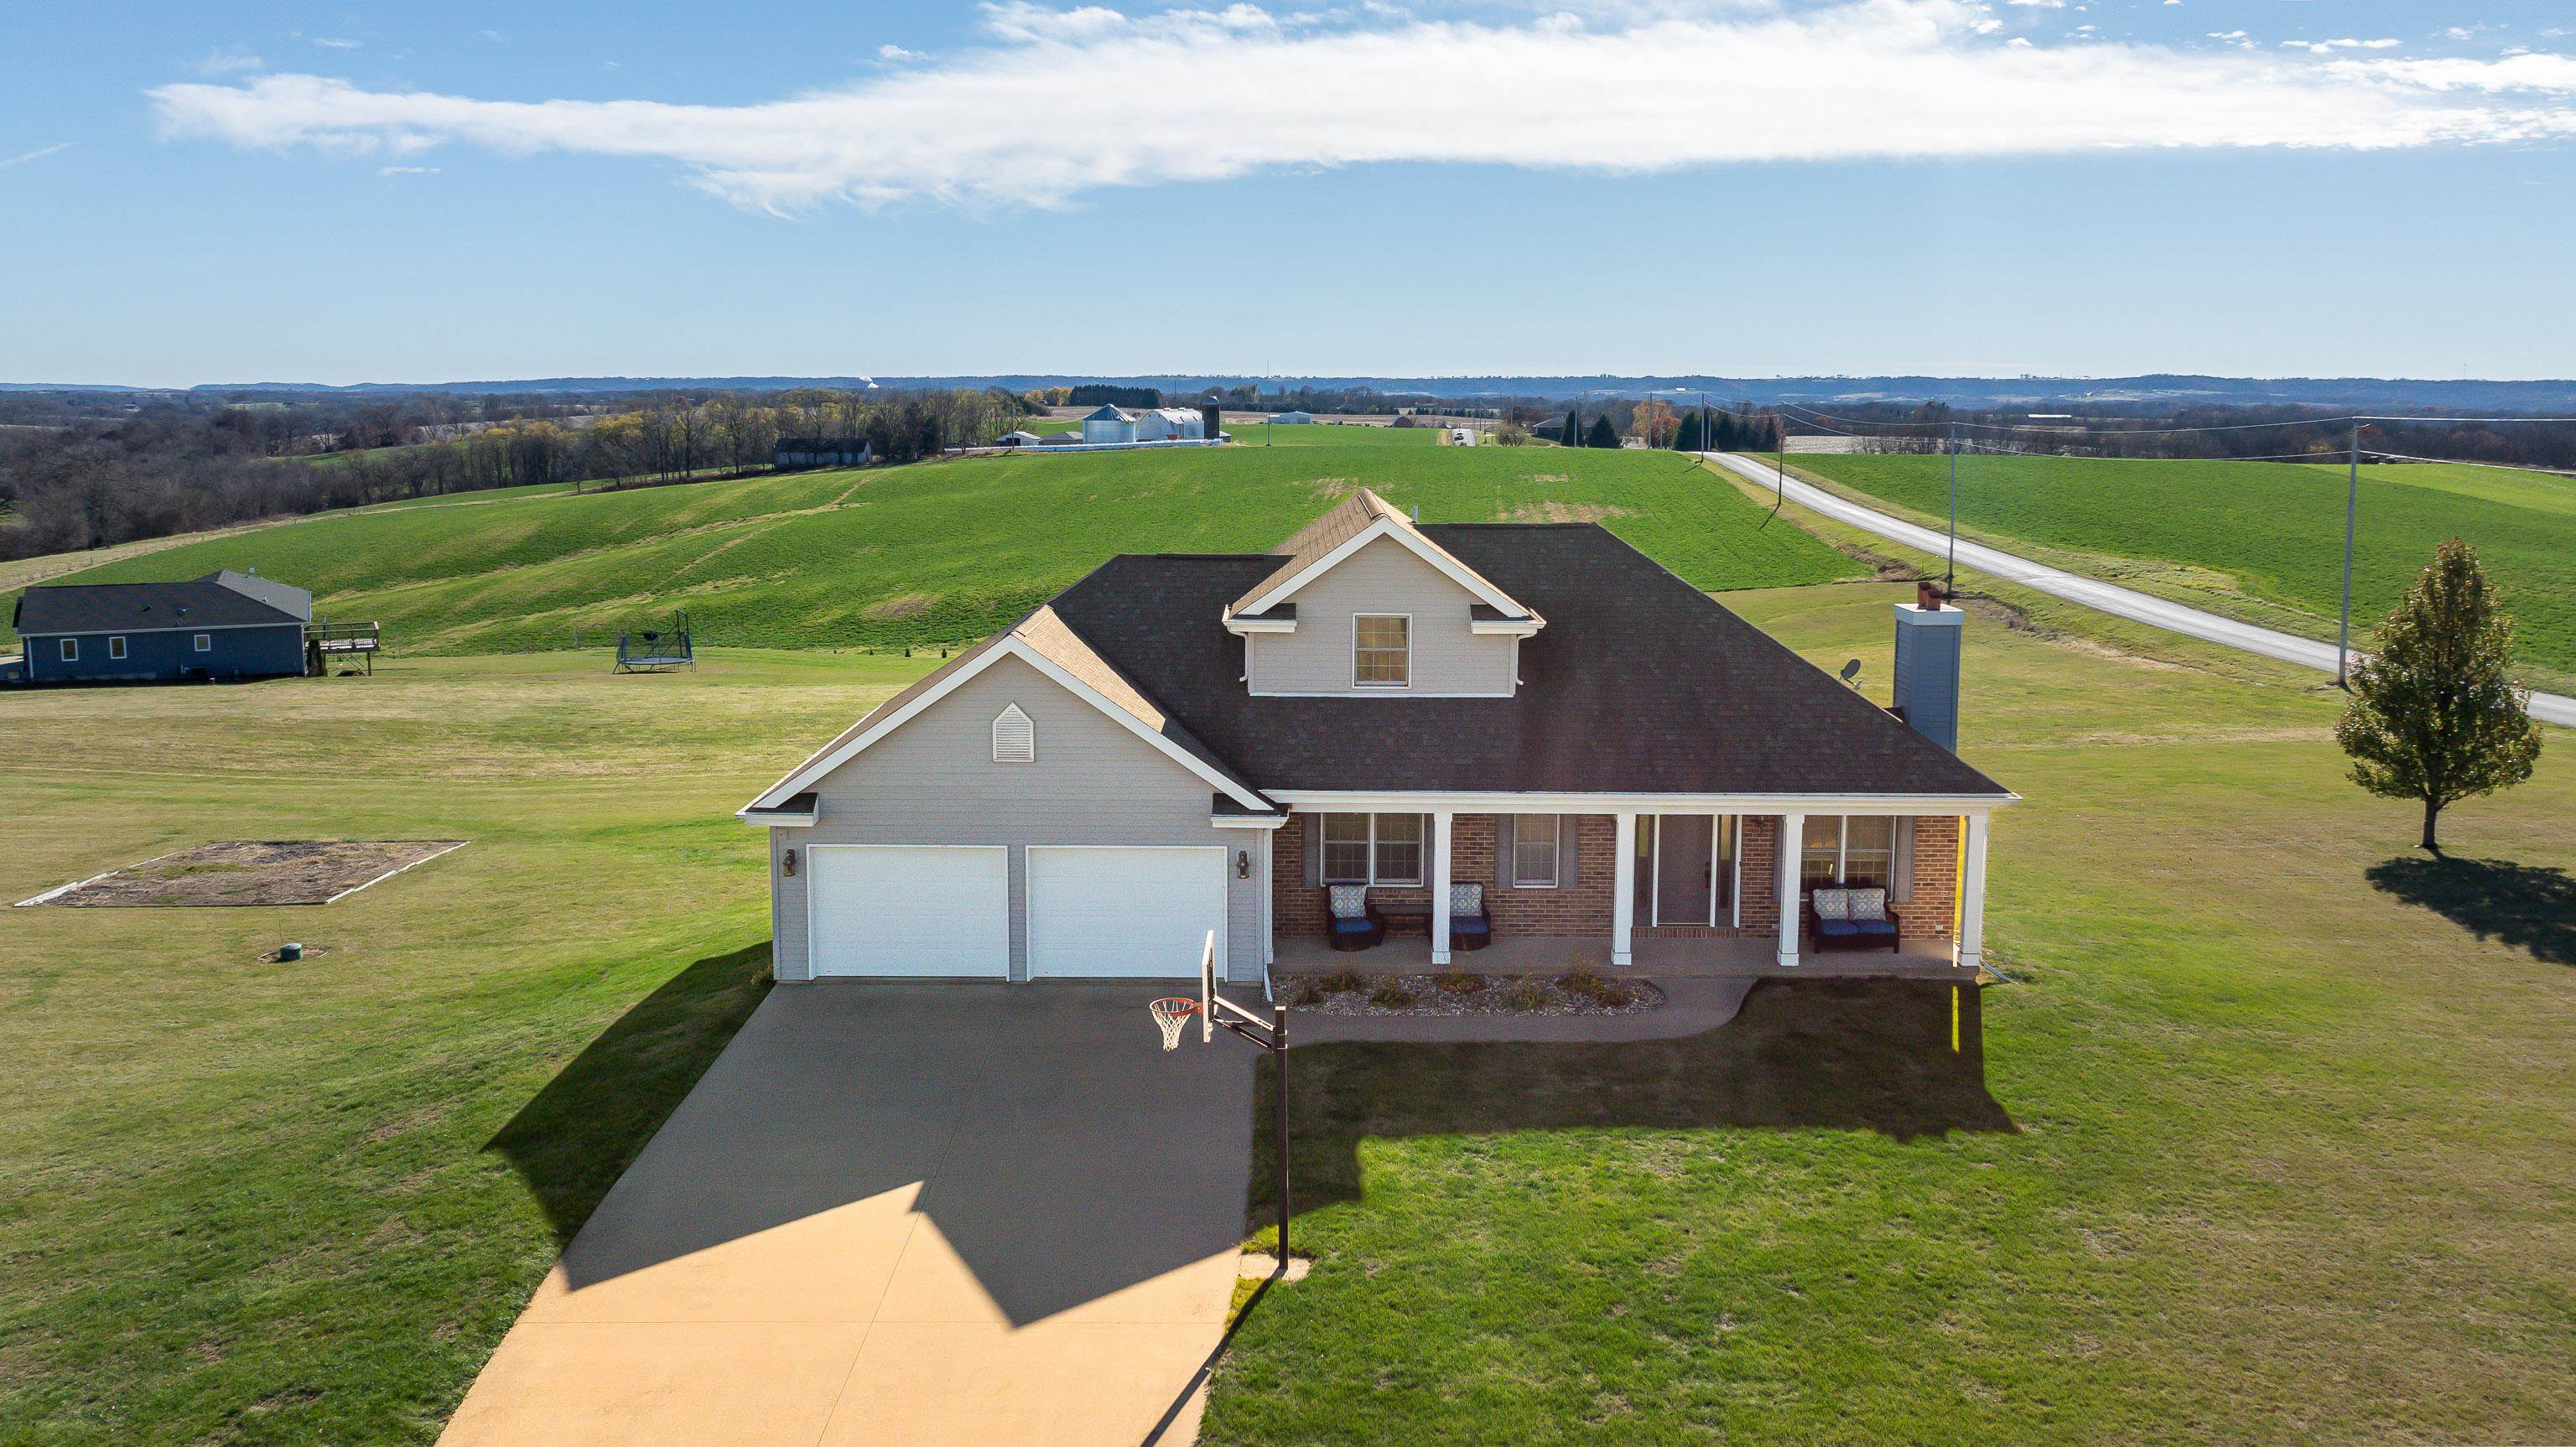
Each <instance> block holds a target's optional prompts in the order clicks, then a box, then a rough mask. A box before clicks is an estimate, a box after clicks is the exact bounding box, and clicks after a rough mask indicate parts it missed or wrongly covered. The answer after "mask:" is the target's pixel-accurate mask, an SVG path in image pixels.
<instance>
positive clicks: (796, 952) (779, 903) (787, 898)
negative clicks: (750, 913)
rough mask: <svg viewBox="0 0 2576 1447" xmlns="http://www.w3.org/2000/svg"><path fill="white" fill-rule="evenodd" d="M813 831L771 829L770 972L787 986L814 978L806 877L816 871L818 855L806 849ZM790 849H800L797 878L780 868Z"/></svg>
mask: <svg viewBox="0 0 2576 1447" xmlns="http://www.w3.org/2000/svg"><path fill="white" fill-rule="evenodd" d="M813 832H814V831H813V830H811V829H772V830H770V831H769V972H770V977H771V978H772V979H775V980H777V981H778V982H779V983H780V984H783V985H801V984H803V983H805V982H806V981H808V980H810V979H812V978H814V971H813V966H812V963H811V962H812V956H811V955H809V954H808V953H807V952H806V948H805V880H806V877H807V876H809V875H811V874H812V873H813V872H814V871H813V860H814V856H813V855H811V854H808V853H806V852H805V849H804V844H805V836H806V835H808V834H811V833H813ZM790 849H793V850H795V851H796V877H795V878H794V879H789V878H788V877H787V876H786V874H785V872H784V871H782V870H781V869H780V867H779V857H780V856H781V855H783V854H785V853H786V852H787V851H788V850H790Z"/></svg>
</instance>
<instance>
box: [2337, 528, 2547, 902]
mask: <svg viewBox="0 0 2576 1447" xmlns="http://www.w3.org/2000/svg"><path fill="white" fill-rule="evenodd" d="M2530 699H2531V695H2530V692H2529V691H2528V690H2527V689H2524V688H2522V687H2521V686H2520V685H2518V684H2516V683H2515V682H2514V681H2513V619H2512V618H2511V616H2509V615H2508V614H2506V613H2505V612H2504V611H2503V610H2502V609H2501V608H2499V607H2498V606H2497V604H2496V590H2495V587H2494V585H2493V584H2491V583H2489V582H2488V581H2487V577H2486V574H2485V573H2483V572H2481V571H2480V570H2479V568H2478V555H2477V554H2476V552H2474V551H2473V550H2471V549H2470V547H2469V545H2468V544H2467V543H2464V542H2462V541H2460V540H2459V539H2457V538H2453V539H2452V540H2451V541H2449V542H2447V543H2444V544H2442V546H2441V547H2440V549H2439V550H2437V551H2436V552H2435V553H2434V555H2433V565H2432V566H2431V567H2429V568H2426V569H2425V570H2424V572H2423V574H2422V576H2420V577H2418V578H2417V579H2416V580H2415V586H2414V587H2412V588H2409V589H2407V590H2406V596H2405V598H2403V599H2402V600H2400V601H2399V602H2398V604H2397V611H2395V612H2393V613H2391V614H2389V615H2388V621H2387V622H2385V623H2383V624H2381V625H2380V628H2379V649H2378V651H2377V652H2376V653H2374V654H2373V655H2372V656H2371V657H2369V658H2368V659H2366V660H2365V661H2364V662H2363V663H2362V664H2361V666H2360V667H2359V668H2356V669H2354V670H2353V674H2352V702H2351V703H2350V704H2349V705H2347V706H2346V707H2345V709H2344V713H2343V718H2342V720H2341V721H2340V722H2338V723H2337V724H2336V725H2335V742H2336V743H2338V744H2341V745H2342V746H2343V751H2344V752H2345V753H2347V754H2350V755H2351V756H2352V761H2353V763H2352V780H2353V782H2354V783H2356V784H2359V785H2361V786H2362V787H2363V788H2365V789H2368V790H2369V791H2370V792H2372V793H2374V794H2384V795H2386V796H2388V797H2390V798H2393V799H2415V800H2419V801H2421V802H2422V804H2423V805H2424V847H2425V848H2426V849H2431V850H2434V851H2437V852H2438V851H2439V850H2440V849H2441V847H2442V846H2441V842H2440V840H2439V838H2438V837H2437V836H2436V834H2435V833H2434V826H2435V824H2436V823H2437V822H2438V821H2439V819H2440V818H2441V814H2442V810H2443V809H2445V808H2447V807H2448V806H2450V805H2452V804H2455V803H2457V802H2459V801H2460V800H2462V799H2467V798H2472V797H2475V796H2476V795H2479V794H2486V793H2491V792H2493V791H2495V790H2497V789H2503V788H2509V787H2511V786H2512V785H2515V784H2519V783H2521V782H2522V781H2523V780H2525V779H2528V778H2530V777H2531V766H2532V763H2533V761H2534V760H2536V759H2538V758H2539V757H2540V729H2539V726H2538V725H2536V724H2534V723H2533V722H2532V721H2531V715H2530V714H2528V713H2527V712H2525V711H2524V710H2525V706H2526V705H2527V704H2528V703H2529V702H2530Z"/></svg>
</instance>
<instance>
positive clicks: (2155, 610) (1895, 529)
mask: <svg viewBox="0 0 2576 1447" xmlns="http://www.w3.org/2000/svg"><path fill="white" fill-rule="evenodd" d="M1700 456H1702V457H1705V458H1707V459H1708V460H1709V461H1711V462H1714V463H1716V464H1717V465H1719V466H1720V467H1723V468H1725V469H1727V470H1728V471H1729V472H1733V473H1735V474H1736V475H1737V476H1739V477H1743V478H1746V479H1747V480H1749V481H1752V482H1754V483H1756V484H1759V485H1760V486H1763V487H1768V488H1775V489H1779V490H1783V491H1786V492H1787V494H1788V496H1789V500H1790V501H1792V502H1795V503H1797V504H1798V505H1799V506H1801V507H1808V508H1813V509H1815V510H1816V511H1817V512H1820V513H1823V514H1824V515H1825V516H1827V517H1830V518H1833V519H1834V520H1836V521H1837V522H1845V523H1849V524H1851V525H1852V526H1853V527H1856V528H1860V529H1862V530H1864V531H1867V532H1871V533H1875V534H1877V535H1878V536H1880V537H1882V538H1885V539H1887V540H1888V541H1890V542H1896V543H1903V544H1904V545H1905V546H1907V547H1909V548H1917V549H1920V550H1922V551H1924V552H1927V553H1931V554H1933V555H1934V556H1936V557H1937V556H1940V555H1942V554H1944V553H1945V552H1947V550H1948V548H1949V537H1948V535H1947V534H1946V533H1943V532H1942V531H1941V530H1940V529H1937V528H1927V527H1921V526H1918V525H1916V524H1914V523H1910V522H1906V521H1905V520H1903V519H1901V518H1894V517H1890V516H1888V515H1887V514H1886V513H1883V512H1879V511H1878V510H1876V509H1874V508H1867V507H1863V506H1861V505H1860V504H1859V503H1856V502H1852V501H1849V500H1847V499H1845V498H1841V497H1838V496H1836V495H1834V494H1833V493H1830V492H1827V491H1825V490H1824V489H1823V488H1821V487H1817V486H1816V485H1815V484H1813V483H1808V482H1801V481H1799V480H1798V479H1797V478H1796V477H1789V478H1787V479H1785V480H1784V479H1782V478H1781V477H1780V474H1779V473H1778V472H1777V471H1776V470H1775V469H1774V468H1773V467H1772V465H1771V464H1770V463H1768V462H1764V461H1761V460H1759V459H1757V458H1751V457H1740V456H1738V455H1736V454H1734V453H1731V452H1703V453H1701V454H1700ZM1959 562H1960V563H1961V565H1963V566H1966V567H1971V568H1974V569H1976V570H1977V571H1979V572H1981V573H1992V574H1993V575H1995V576H1996V577H1998V578H2004V579H2008V580H2010V581H2012V582H2015V583H2019V584H2021V585H2022V586H2024V587H2026V588H2036V589H2038V590H2039V591H2040V592H2043V593H2046V594H2049V595H2050V596H2052V597H2058V598H2064V599H2066V600H2067V601H2068V602H2071V603H2081V604H2083V605H2084V606H2085V607H2087V608H2096V609H2099V610H2101V611H2102V612H2105V613H2110V614H2114V615H2116V616H2118V617H2122V618H2129V619H2134V620H2135V621H2137V622H2140V623H2147V624H2152V625H2154V626H2155V627H2158V628H2163V629H2167V630H2169V631H2171V632H2175V633H2180V634H2184V635H2186V636H2188V637H2192V638H2199V639H2204V640H2206V641H2208V642H2211V643H2219V644H2224V645H2226V646H2227V647H2229V648H2235V649H2240V650H2242V651H2244V652H2247V653H2259V654H2262V655H2263V656H2264V657H2266V658H2278V659H2281V660H2282V661H2284V662H2287V663H2296V664H2300V665H2302V666H2304V667H2308V668H2317V669H2323V670H2324V671H2325V672H2328V673H2332V672H2334V671H2335V647H2334V645H2333V644H2331V643H2320V642H2318V641H2317V640H2315V639H2313V638H2301V637H2299V636H2298V635H2296V634H2292V633H2283V632H2280V631H2278V630H2277V629H2271V628H2258V627H2256V626H2254V625H2253V624H2251V623H2239V622H2237V621H2235V620H2234V619H2232V618H2221V617H2219V616H2218V615H2217V614H2215V613H2204V612H2202V611H2200V610H2199V609H2197V608H2186V607H2184V606H2183V605H2182V604H2180V603H2173V602H2168V601H2166V600H2165V599H2162V598H2158V597H2155V596H2153V595H2151V594H2147V593H2141V592H2138V591H2137V590H2136V589H2133V588H2122V587H2118V586H2115V585H2113V584H2110V583H2104V582H2099V581H2096V580H2094V579H2092V578H2087V577H2084V576H2082V575H2080V574H2076V573H2070V572H2067V571H2066V570H2064V569H2062V568H2052V567H2049V566H2048V565H2047V564H2045V563H2034V562H2032V561H2031V560H2030V559H2028V558H2022V557H2016V556H2014V555H2013V554H2011V553H2007V552H2002V551H1999V550H1997V549H1994V548H1990V547H1987V546H1986V545H1985V544H1983V543H1972V542H1969V541H1968V540H1967V539H1965V538H1961V539H1960V540H1959ZM2531 716H2532V717H2533V718H2536V719H2539V720H2540V721H2541V722H2543V723H2553V724H2560V725H2564V726H2566V727H2569V728H2576V698H2568V697H2566V696H2565V695H2563V694H2555V693H2534V694H2532V696H2531Z"/></svg>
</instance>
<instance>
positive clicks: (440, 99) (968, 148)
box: [151, 0, 2576, 212]
mask: <svg viewBox="0 0 2576 1447" xmlns="http://www.w3.org/2000/svg"><path fill="white" fill-rule="evenodd" d="M1236 9H1237V10H1241V11H1250V10H1252V9H1253V7H1250V6H1241V7H1236ZM1184 13H1186V14H1187V15H1190V16H1194V17H1202V18H1193V19H1179V18H1176V17H1177V16H1180V15H1182V14H1184ZM1984 13H1985V11H1984V7H1983V6H1982V5H1979V4H1976V3H1973V0H1845V3H1842V4H1838V5H1834V6H1831V7H1829V8H1825V9H1821V10H1807V11H1801V12H1796V13H1788V12H1781V13H1767V14H1754V15H1741V14H1737V15H1726V16H1712V15H1709V14H1705V13H1703V14H1702V15H1700V16H1699V17H1697V18H1667V19H1659V20H1651V21H1645V22H1640V23H1635V24H1629V25H1623V26H1603V27H1602V28H1592V27H1588V26H1586V25H1584V24H1583V23H1582V22H1581V21H1579V20H1576V19H1573V18H1572V17H1567V16H1556V17H1542V18H1537V19H1532V20H1529V21H1526V22H1521V23H1513V24H1468V23H1456V22H1426V21H1407V22H1399V23H1389V24H1377V25H1372V24H1369V23H1367V22H1359V21H1348V20H1346V21H1343V22H1338V23H1337V24H1336V26H1335V28H1329V29H1322V30H1317V31H1313V32H1307V31H1300V30H1294V29H1282V28H1278V27H1276V26H1275V25H1273V26H1260V25H1257V24H1254V23H1251V22H1250V21H1249V17H1248V16H1237V18H1236V20H1235V21H1232V22H1228V21H1226V20H1224V19H1223V17H1225V16H1228V15H1232V14H1235V11H1232V10H1227V11H1207V10H1200V11H1191V12H1161V13H1158V14H1151V15H1140V16H1136V17H1133V18H1131V17H1130V16H1128V15H1126V14H1124V13H1121V12H1119V11H1115V10H1110V9H1107V8H1105V7H1101V6H1085V7H1083V8H1080V9H1075V10H1062V11H1059V10H1048V9H1045V8H1044V7H1042V6H1038V5H1035V4H1032V3H1029V0H1008V3H1000V4H993V5H988V6H986V7H985V10H984V14H985V17H986V23H987V26H988V28H989V29H991V30H992V32H993V33H994V34H995V35H997V36H1000V37H1002V38H1003V39H1004V40H1005V41H1007V42H1008V43H1006V44H1003V45H1001V46H999V47H995V48H988V49H986V50H984V51H982V52H980V53H976V54H971V55H965V56H957V57H951V58H949V59H946V60H943V61H940V62H938V63H936V64H934V65H929V66H923V67H918V68H908V69H905V70H901V71H897V72H894V73H891V74H887V75H882V76H878V77H876V78H873V79H867V80H861V81H855V82H852V83H850V84H848V85H845V86H843V87H840V88H837V89H832V90H825V91H816V92H809V93H805V94H800V95H796V96H792V97H788V98H785V99H780V100H774V101H766V102H760V103H756V104H748V105H680V104H670V103H666V102H661V101H643V100H628V101H573V100H545V101H507V100H484V99H477V98H474V97H469V96H457V95H446V94H439V93H436V92H430V91H395V90H368V89H363V88H360V87H358V86H355V85H352V84H350V83H348V82H347V81H344V80H337V79H330V78H326V77H322V76H313V75H269V76H262V77H257V78H254V79H249V80H246V81H243V82H240V83H237V84H228V85H226V84H174V85H166V86H162V87H160V88H158V89H156V90H154V91H153V92H151V99H152V101H153V104H154V106H155V107H156V109H157V112H158V114H159V117H160V120H161V123H162V125H163V127H164V129H165V131H166V133H168V134H170V135H174V136H202V137H212V138H215V139H218V140H223V141H227V142H230V143H232V144H235V145H240V146H251V147H269V148H283V147H313V148H316V149H320V150H325V151H333V152H341V153H359V154H364V153H371V152H372V153H377V154H381V155H391V156H393V157H396V158H408V157H410V156H412V155H414V154H416V153H419V152H423V151H427V150H429V149H431V148H434V147H437V146H441V145H470V146H480V147H484V148H487V149H491V150H496V151H502V152H507V153H512V154H527V153H533V152H539V151H559V152H570V153H576V154H586V155H598V156H620V157H633V158H642V159H650V160H657V161H663V162H669V163H674V164H677V165H679V166H682V167H685V168H687V169H688V170H689V171H690V172H691V179H692V181H693V183H694V184H695V185H697V186H699V187H701V188H703V189H705V190H707V191H709V192H711V193H713V194H715V195H718V196H721V197H723V198H725V199H727V200H729V201H731V202H733V203H735V204H737V205H741V206H745V207H749V208H754V209H763V210H770V211H778V212H789V211H795V210H800V209H804V208H808V207H812V206H814V205H817V204H820V203H824V202H827V201H832V200H848V201H855V202H860V203H863V204H878V203H884V202H889V201H897V200H904V199H911V198H929V199H933V200H936V201H941V202H947V203H952V204H958V205H962V206H967V207H970V208H971V207H989V206H994V205H1034V206H1046V205H1055V204H1061V203H1062V202H1063V201H1064V200H1065V199H1067V198H1069V197H1072V196H1074V195H1077V194H1079V193H1081V192H1083V191H1085V190H1089V189H1093V188H1098V187H1104V186H1147V185H1157V184H1167V183H1173V182H1186V181H1206V180H1217V179H1222V178H1226V177H1232V176H1240V175H1244V174H1247V173H1251V172H1256V171H1261V170H1265V169H1271V168H1284V167H1293V166H1307V167H1313V166H1325V167H1330V166H1352V165H1366V164H1370V163H1379V162H1447V163H1467V164H1488V165H1503V166H1523V167H1541V168H1574V169H1586V170H1594V171H1612V172H1645V171H1665V170H1671V169H1675V168H1679V167H1685V166H1698V165H1717V164H1724V163H1727V162H1730V161H1799V160H1809V161H1815V160H1844V159H1855V158H1863V157H1877V158H1918V157H1973V156H2007V155H2038V154H2060V155H2063V154H2082V153H2087V152H2105V151H2121V150H2144V149H2187V148H2243V147H2306V148H2340V149H2388V148H2395V147H2420V146H2433V145H2454V144H2475V143H2487V142H2505V141H2522V140H2531V139H2537V138H2545V137H2563V136H2570V135H2576V60H2570V59H2568V58H2565V57H2558V56H2547V55H2527V56H2521V57H2510V58H2504V59H2498V60H2474V59H2466V58H2461V59H2449V60H2423V61H2415V60H2405V59H2401V58H2398V57H2379V56H2368V57H2365V56H2362V55H2359V54H2355V53H2352V52H2351V51H2350V50H2346V51H2342V52H2339V53H2337V54H2336V55H2335V56H2333V57H2332V58H2330V59H2326V60H2322V61H2318V60H2309V59H2306V58H2303V57H2296V56H2291V55H2285V54H2282V53H2280V52H2277V51H2276V52H2272V53H2269V54H2265V53H2259V52H2249V51H2239V50H2206V49H2205V50H2177V49H2172V48H2167V47H2162V46H2150V45H2139V44H2130V43H2114V42H2102V41H2095V42H2092V43H2083V44H2055V45H2037V46H2035V45H2030V44H2028V43H2027V42H2022V43H2018V44H1998V43H1997V42H1996V41H1994V40H1992V39H1989V38H1983V37H1980V36H1979V35H1978V34H1977V33H1976V27H1977V22H1978V20H1979V19H1980V18H1981V17H1982V16H1983V15H1984ZM1205 17H1214V18H1205ZM2221 38H2226V37H2223V36H2222V37H2221Z"/></svg>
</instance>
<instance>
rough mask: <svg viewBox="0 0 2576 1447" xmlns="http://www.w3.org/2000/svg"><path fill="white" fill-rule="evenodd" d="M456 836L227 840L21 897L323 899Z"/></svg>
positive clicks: (104, 901) (191, 901)
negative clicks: (54, 889)
mask: <svg viewBox="0 0 2576 1447" xmlns="http://www.w3.org/2000/svg"><path fill="white" fill-rule="evenodd" d="M464 842H465V841H464V840H462V839H394V840H354V839H349V840H343V839H321V840H316V839H286V840H228V841H224V842H221V843H215V844H207V845H203V846H200V847H198V848H195V849H185V850H181V851H180V852H178V853H176V854H164V855H162V856H161V857H160V858H158V859H147V860H145V861H143V862H142V863H141V864H136V865H130V866H128V867H126V868H124V869H118V870H113V871H111V872H109V873H106V874H102V875H100V876H98V877H97V878H95V879H85V880H82V881H81V882H80V883H78V884H75V885H70V886H68V887H66V888H63V889H60V890H56V891H54V892H52V893H50V894H43V895H39V896H37V897H36V898H34V899H31V900H26V901H24V903H27V904H50V905H64V906H67V907H70V908H74V909H97V908H108V907H115V906H137V905H141V906H153V905H160V906H183V907H184V906H207V905H231V904H329V903H330V902H331V901H332V900H334V899H337V898H339V897H340V896H341V895H344V894H347V893H349V892H350V891H352V890H355V889H358V888H360V887H362V886H365V885H369V884H373V883H375V882H376V881H377V880H379V879H382V878H384V877H385V876H387V875H389V874H393V873H395V872H396V871H399V870H403V869H408V868H410V867H411V866H412V865H415V864H418V863H420V862H421V861H423V860H425V859H431V858H435V857H436V856H438V855H441V854H444V853H446V852H447V851H448V850H450V849H454V848H456V847H457V846H458V845H461V844H463V843H464Z"/></svg>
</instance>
